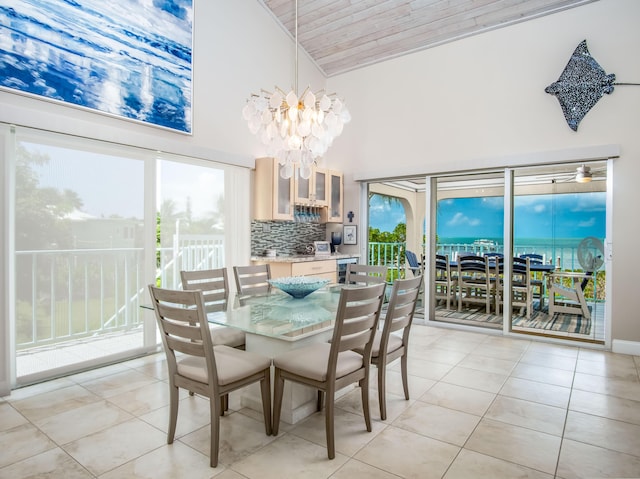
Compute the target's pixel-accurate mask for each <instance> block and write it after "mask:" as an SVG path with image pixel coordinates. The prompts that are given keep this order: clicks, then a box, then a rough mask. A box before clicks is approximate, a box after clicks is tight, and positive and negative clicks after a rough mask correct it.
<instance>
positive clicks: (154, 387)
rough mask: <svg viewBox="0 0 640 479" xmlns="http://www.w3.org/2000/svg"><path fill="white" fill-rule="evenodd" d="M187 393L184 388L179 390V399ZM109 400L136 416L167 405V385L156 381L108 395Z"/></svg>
mask: <svg viewBox="0 0 640 479" xmlns="http://www.w3.org/2000/svg"><path fill="white" fill-rule="evenodd" d="M188 395H189V393H188V392H187V391H185V390H184V389H182V388H181V389H180V390H179V397H180V398H181V399H182V398H185V397H187V396H188ZM109 402H110V403H112V404H115V405H117V406H118V407H121V408H122V409H124V410H125V411H127V412H130V413H131V414H135V415H136V416H138V415H140V414H146V413H148V412H151V411H155V410H156V409H159V408H161V407H164V406H168V405H169V385H168V384H167V383H165V382H162V381H156V382H154V383H151V384H148V385H146V386H142V387H139V388H137V389H134V390H133V391H127V392H124V393H122V394H117V395H115V396H110V397H109Z"/></svg>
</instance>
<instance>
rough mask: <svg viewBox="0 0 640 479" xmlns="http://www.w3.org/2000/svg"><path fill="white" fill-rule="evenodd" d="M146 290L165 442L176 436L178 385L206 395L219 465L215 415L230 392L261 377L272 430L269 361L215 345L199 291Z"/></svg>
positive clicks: (215, 461)
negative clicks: (159, 351)
mask: <svg viewBox="0 0 640 479" xmlns="http://www.w3.org/2000/svg"><path fill="white" fill-rule="evenodd" d="M149 293H150V294H151V299H152V302H153V308H154V310H155V314H156V320H157V322H158V327H159V328H160V334H161V337H162V344H163V346H164V351H165V354H166V356H167V367H168V368H169V403H170V409H169V429H168V432H167V444H172V443H173V439H174V436H175V431H176V423H177V419H178V404H179V402H180V401H179V395H178V393H179V388H183V389H186V390H188V391H190V392H191V391H193V392H195V393H197V394H200V395H202V396H205V397H208V398H209V414H210V421H211V423H210V435H211V439H210V441H211V443H210V454H209V458H210V465H211V467H216V466H217V465H218V449H219V444H220V416H221V413H222V410H223V408H224V398H225V396H227V395H228V394H229V393H230V392H232V391H235V390H237V389H240V388H243V387H245V386H247V385H248V384H252V383H254V382H260V386H261V391H262V409H263V411H262V412H263V415H264V426H265V432H266V434H267V435H271V432H272V423H271V384H270V381H271V360H270V359H268V358H265V357H263V356H260V355H259V354H255V353H250V352H247V351H241V350H239V349H235V348H230V347H228V346H215V347H214V346H213V343H212V341H211V334H210V332H209V324H208V323H207V318H206V313H205V306H204V299H203V295H202V291H199V290H198V291H180V290H170V289H161V288H157V287H155V286H153V285H149ZM176 353H177V354H176Z"/></svg>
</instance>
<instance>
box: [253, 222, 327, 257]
mask: <svg viewBox="0 0 640 479" xmlns="http://www.w3.org/2000/svg"><path fill="white" fill-rule="evenodd" d="M326 238H327V228H326V225H325V224H322V223H296V222H294V221H256V220H253V221H252V222H251V255H252V256H260V255H263V254H265V250H267V249H275V250H276V251H277V254H279V255H285V254H297V253H304V252H305V248H306V247H307V246H308V245H313V242H314V241H325V240H326Z"/></svg>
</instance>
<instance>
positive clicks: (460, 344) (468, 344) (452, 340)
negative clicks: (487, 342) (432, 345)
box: [436, 335, 482, 354]
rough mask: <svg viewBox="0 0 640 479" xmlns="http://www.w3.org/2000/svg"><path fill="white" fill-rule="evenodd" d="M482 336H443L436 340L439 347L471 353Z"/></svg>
mask: <svg viewBox="0 0 640 479" xmlns="http://www.w3.org/2000/svg"><path fill="white" fill-rule="evenodd" d="M481 342H482V338H460V337H458V336H451V335H449V336H443V337H441V338H440V339H438V341H437V342H436V345H437V347H438V349H446V350H450V351H457V352H462V353H467V354H468V353H470V352H472V351H473V350H474V349H476V348H477V347H478V345H479V344H480V343H481Z"/></svg>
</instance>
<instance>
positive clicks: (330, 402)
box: [324, 389, 336, 459]
mask: <svg viewBox="0 0 640 479" xmlns="http://www.w3.org/2000/svg"><path fill="white" fill-rule="evenodd" d="M334 402H335V392H334V391H333V389H329V390H327V398H326V401H325V407H324V414H325V417H324V419H325V429H326V434H327V456H328V457H329V459H333V458H335V457H336V444H335V431H334V418H333V414H334V412H333V409H334Z"/></svg>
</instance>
